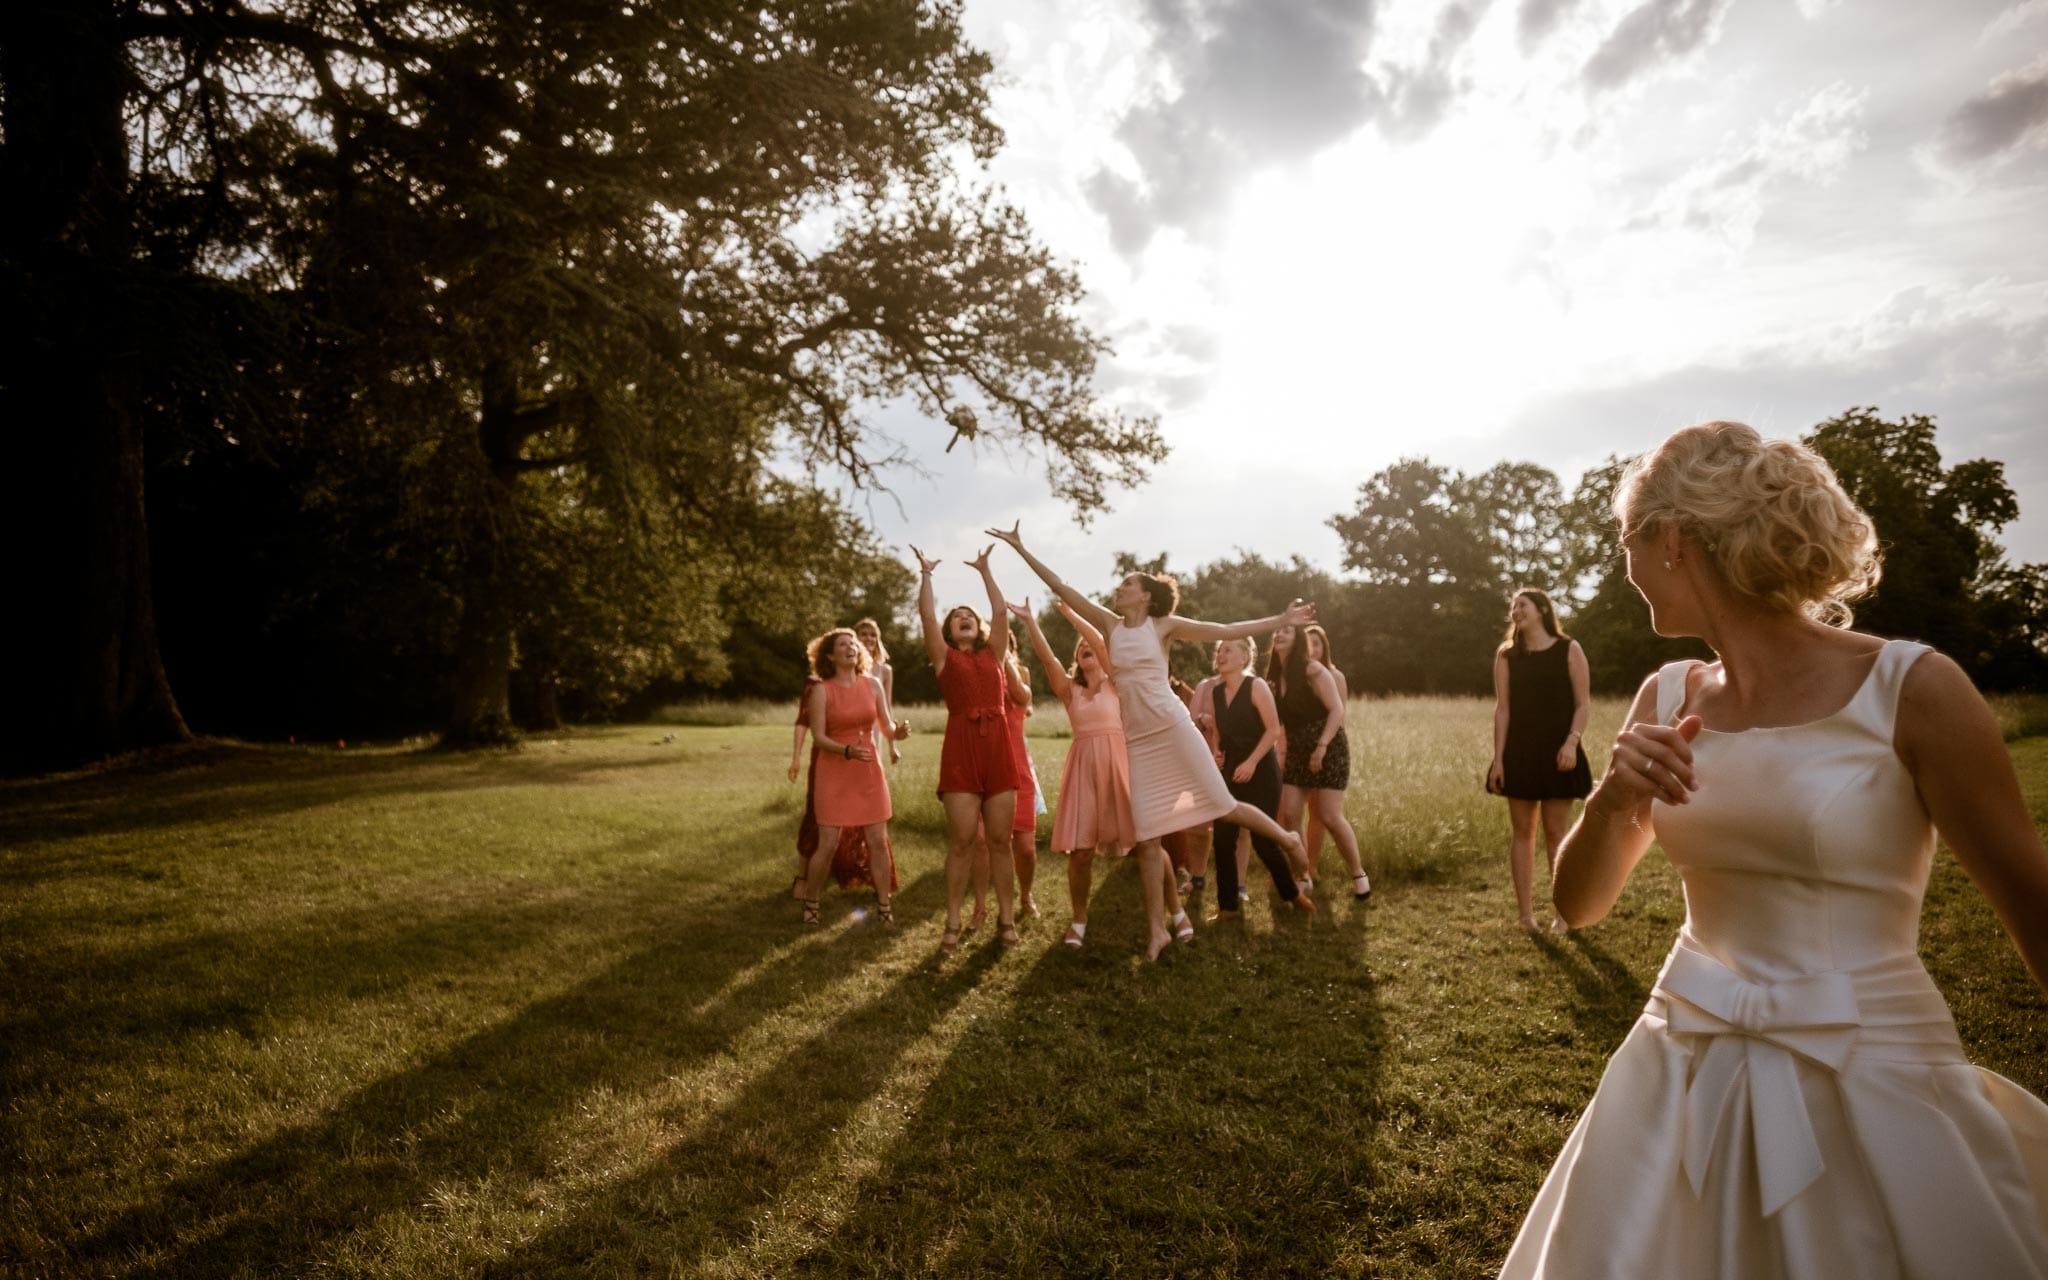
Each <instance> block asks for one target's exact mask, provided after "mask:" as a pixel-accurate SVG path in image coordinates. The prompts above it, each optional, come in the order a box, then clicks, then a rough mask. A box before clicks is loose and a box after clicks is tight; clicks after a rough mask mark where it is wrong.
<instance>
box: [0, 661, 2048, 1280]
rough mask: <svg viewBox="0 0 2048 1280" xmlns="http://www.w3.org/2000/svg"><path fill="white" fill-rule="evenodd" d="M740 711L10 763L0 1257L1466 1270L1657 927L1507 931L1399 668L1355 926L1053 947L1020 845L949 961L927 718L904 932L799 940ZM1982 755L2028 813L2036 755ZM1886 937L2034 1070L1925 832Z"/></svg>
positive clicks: (787, 823) (1463, 748) (170, 1270)
mask: <svg viewBox="0 0 2048 1280" xmlns="http://www.w3.org/2000/svg"><path fill="white" fill-rule="evenodd" d="M1620 712H1621V704H1619V703H1602V704H1600V706H1599V707H1598V709H1597V714H1596V715H1595V717H1594V725H1593V730H1592V732H1590V733H1589V735H1588V736H1589V740H1591V741H1594V742H1600V741H1604V740H1605V737H1606V736H1607V735H1609V734H1611V732H1612V728H1613V725H1614V723H1615V721H1616V720H1617V719H1618V717H1619V715H1620ZM749 714H750V715H758V716H759V717H760V718H759V720H758V721H757V720H751V719H750V720H746V721H744V722H741V723H733V724H725V725H691V724H686V722H685V721H683V720H681V719H675V718H671V719H669V720H667V721H666V722H665V723H664V724H662V725H634V726H622V727H616V728H608V729H602V730H590V731H581V732H575V733H570V734H565V735H562V736H559V737H557V738H554V739H550V740H546V741H539V742H534V743H531V744H529V745H528V747H527V749H526V750H524V751H521V752H518V753H516V754H489V755H478V756H453V755H446V754H440V753H434V752H428V751H422V750H416V749H407V748H395V747H394V748H378V749H372V750H357V749H350V750H346V751H344V750H337V749H333V748H324V749H316V748H298V749H280V748H266V747H250V746H241V745H236V744H223V743H216V744H208V745H205V746H203V747H200V748H197V749H193V750H187V751H183V752H178V753H173V754H170V755H166V756H163V757H159V758H156V759H155V760H153V761H152V762H149V763H146V764H141V765H132V766H129V767H126V768H119V769H109V770H102V771H98V772H93V773H87V774H80V775H74V776H69V777H62V778H53V779H44V780H38V781H25V782H23V781H17V782H0V851H4V852H0V887H4V893H0V974H4V976H5V982H4V983H0V1022H4V1035H0V1090H4V1095H0V1096H4V1097H5V1099H6V1105H5V1108H4V1110H0V1150H4V1151H5V1152H6V1159H5V1160H4V1161H0V1197H4V1203H5V1205H6V1212H5V1214H4V1215H0V1270H6V1271H8V1272H10V1273H19V1274H23V1275H67V1276H69V1275H82V1276H108V1277H139V1276H188V1275H202V1276H206V1275H221V1276H229V1275H247V1276H273V1275H278V1276H282V1275H312V1274H319V1275H347V1276H363V1277H426V1276H452V1275H478V1274H488V1275H508V1276H529V1275H543V1276H547V1275H559V1276H614V1275H621V1276H623V1275H633V1276H639V1275H656V1276H660V1275H674V1276H693V1277H694V1276H708V1277H757V1276H770V1275H789V1274H806V1275H827V1276H840V1275H849V1276H852V1275H873V1276H897V1275H922V1276H955V1275H997V1274H1000V1275H1005V1276H1009V1275H1069V1274H1100V1275H1120V1274H1128V1275H1143V1276H1156V1275H1176V1276H1226V1275H1259V1276H1266V1275H1299V1276H1326V1275H1335V1276H1376V1277H1422V1276H1467V1275H1485V1274H1489V1273H1490V1272H1491V1270H1492V1269H1493V1268H1494V1267H1496V1266H1497V1265H1498V1263H1499V1261H1500V1258H1501V1256H1502V1255H1503V1254H1504V1253H1505V1251H1506V1248H1507V1245H1508V1243H1509V1241H1510V1240H1511V1239H1512V1236H1513V1233H1514V1230H1515V1227H1516V1225H1517V1224H1518V1222H1519V1220H1520V1216H1521V1214H1522V1212H1523V1211H1524V1209H1525V1208H1526V1207H1527V1205H1528V1202H1529V1199H1530V1197H1531V1196H1532V1195H1533V1193H1534V1191H1535V1188H1536V1185H1537V1183H1538V1182H1539V1181H1540V1179H1541V1177H1542V1174H1543V1172H1544V1170H1545V1168H1546V1167H1547V1166H1548V1163H1549V1161H1550V1160H1551V1159H1552V1158H1553V1157H1554V1156H1555V1154H1556V1151H1557V1149H1558V1147H1559V1145H1560V1144H1561V1143H1562V1141H1563V1139H1564V1136H1565V1134H1566V1132H1567V1131H1568V1130H1569V1128H1570V1125H1571V1123H1572V1121H1573V1119H1574V1117H1576V1115H1577V1114H1578V1112H1579V1110H1580V1109H1581V1108H1582V1107H1583V1106H1584V1105H1585V1102H1586V1100H1587V1098H1589V1097H1590V1096H1591V1094H1592V1091H1593V1088H1594V1085H1595V1084H1596V1083H1597V1081H1598V1078H1599V1074H1600V1071H1601V1068H1602V1066H1603V1064H1604V1063H1605V1061H1606V1058H1607V1056H1608V1054H1609V1053H1611V1052H1612V1050H1613V1048H1614V1046H1615V1045H1616V1043H1618V1041H1619V1040H1620V1038H1621V1037H1622V1035H1623V1034H1624V1033H1625V1032H1626V1031H1627V1029H1628V1027H1629V1025H1630V1023H1631V1022H1632V1020H1633V1019H1634V1017H1635V1015H1636V1013H1637V1011H1638V1009H1639V1008H1640V1006H1641V1004H1642V1002H1643V999H1644V997H1645V995H1646V993H1647V990H1648V987H1649V984H1650V982H1651V981H1652V980H1653V979H1654V976H1655V973H1656V969H1657V965H1658V963H1659V961H1660V959H1661V958H1662V956H1663V954H1664V952H1665V950H1666V949H1667V948H1668V947H1669V945H1670V942H1671V938H1672V934H1673V933H1674V931H1675V930H1676V928H1677V926H1678V924H1679V922H1680V920H1681V919H1682V918H1683V911H1684V906H1683V902H1682V900H1681V898H1680V895H1679V893H1678V888H1677V882H1676V878H1675V876H1674V875H1673V874H1672V872H1671V870H1670V869H1669V867H1668V866H1667V865H1666V864H1665V863H1664V862H1663V861H1662V859H1660V858H1658V857H1656V856H1655V855H1654V854H1653V855H1652V856H1651V857H1650V858H1648V859H1646V860H1645V861H1644V863H1643V865H1642V867H1641V869H1640V870H1639V871H1638V873H1637V874H1636V876H1635V877H1634V879H1633V881H1632V882H1631V884H1630V886H1629V888H1628V890H1627V891H1626V893H1625V894H1624V896H1623V898H1622V901H1621V903H1620V905H1619V907H1618V908H1617V910H1616V911H1615V913H1614V914H1613V916H1612V917H1611V918H1610V919H1609V920H1608V921H1606V922H1603V923H1602V924H1601V925H1599V926H1597V927H1595V928H1592V929H1589V930H1584V931H1581V932H1579V933H1575V934H1572V935H1570V936H1569V937H1567V938H1564V939H1562V940H1560V939H1554V938H1551V937H1548V936H1541V937H1532V936H1530V935H1527V934H1525V933H1524V932H1523V931H1522V930H1521V929H1519V928H1518V927H1516V925H1515V922H1514V907H1513V902H1512V895H1511V893H1510V890H1509V888H1508V884H1507V876H1506V868H1505V859H1504V857H1503V855H1502V849H1503V847H1504V844H1505V839H1506V818H1505V806H1503V805H1502V804H1501V803H1500V802H1499V801H1498V800H1494V799H1491V798H1489V797H1486V796H1485V795H1483V794H1482V793H1481V790H1480V783H1479V771H1480V770H1481V769H1482V768H1483V767H1484V765H1485V763H1486V758H1487V755H1488V752H1489V744H1490V737H1489V733H1490V707H1489V704H1487V703H1485V702H1482V701H1479V700H1456V699H1421V698H1416V699H1389V700H1383V701H1369V702H1364V703H1360V704H1357V705H1355V706H1354V707H1353V708H1352V711H1351V734H1352V740H1353V744H1354V748H1353V768H1354V773H1355V776H1356V781H1355V783H1354V785H1353V787H1352V790H1351V793H1350V815H1351V817H1352V819H1353V821H1354V822H1355V823H1356V825H1357V827H1358V830H1359V834H1360V837H1361V840H1362V842H1363V844H1364V846H1365V850H1366V857H1367V861H1368V863H1369V866H1370V868H1371V870H1372V872H1373V874H1374V877H1375V883H1376V886H1377V891H1376V893H1375V896H1374V897H1373V899H1372V901H1371V903H1370V905H1369V906H1364V907H1361V906H1358V905H1355V904H1354V903H1353V902H1352V901H1351V900H1350V897H1349V894H1348V892H1345V891H1344V883H1343V881H1342V879H1341V877H1333V879H1332V881H1331V884H1332V888H1333V890H1334V891H1333V892H1329V893H1326V894H1323V895H1322V896H1321V899H1320V903H1321V907H1322V911H1321V912H1320V913H1319V914H1318V915H1316V916H1315V917H1313V918H1310V919H1306V920H1304V919H1300V918H1297V917H1295V916H1293V915H1292V913H1289V912H1285V911H1278V910H1276V909H1275V903H1274V901H1273V898H1272V895H1271V893H1270V891H1269V890H1268V889H1267V888H1266V887H1265V886H1263V885H1261V886H1260V888H1259V890H1258V891H1257V892H1255V893H1254V894H1253V896H1252V898H1251V901H1250V904H1249V908H1248V910H1247V913H1246V916H1245V918H1244V919H1243V920H1242V921H1241V922H1239V923H1235V924H1228V925H1219V924H1210V925H1205V926H1204V927H1203V928H1202V929H1201V931H1200V935H1199V937H1198V939H1197V941H1196V942H1195V943H1194V944H1192V945H1189V946H1178V947H1175V948H1174V949H1172V950H1171V951H1169V952H1168V954H1167V957H1166V959H1165V960H1164V961H1163V962H1162V963H1161V964H1158V965H1150V966H1148V965H1146V964H1144V963H1143V961H1142V958H1141V955H1140V952H1141V947H1142V943H1143V926H1142V914H1141V911H1140V908H1139V903H1138V899H1137V894H1136V885H1135V876H1134V874H1133V871H1132V868H1131V867H1130V866H1129V865H1128V864H1127V863H1118V864H1116V865H1113V866H1107V867H1099V868H1098V870H1097V874H1096V877H1095V894H1096V897H1095V904H1094V908H1093V911H1092V913H1091V918H1092V920H1093V923H1092V924H1091V926H1090V930H1089V935H1088V945H1087V946H1086V947H1084V948H1082V949H1080V950H1078V951H1076V950H1072V949H1068V948H1064V947H1061V946H1059V945H1058V938H1059V935H1060V931H1061V928H1062V926H1063V925H1064V923H1065V920H1066V893H1065V859H1064V858H1063V857H1060V856H1057V855H1051V854H1047V855H1044V856H1043V857H1042V860H1041V864H1040V869H1039V874H1038V885H1037V897H1038V900H1039V902H1040V903H1041V905H1042V906H1043V908H1044V910H1045V913H1046V914H1045V916H1044V917H1043V918H1041V919H1038V920H1035V921H1029V922H1027V924H1026V928H1025V937H1024V942H1023V944H1022V945H1021V946H1019V947H1017V948H1015V949H1014V950H1012V951H1011V952H1009V953H1007V954H1005V953H1000V952H999V951H998V950H997V949H996V948H995V947H993V946H992V945H991V944H990V941H989V939H988V934H989V932H991V931H988V930H984V931H983V932H982V933H981V934H979V935H976V940H975V941H971V942H970V945H968V946H967V947H965V948H963V950H962V951H961V952H960V954H958V955H957V956H954V957H952V958H949V959H941V958H939V957H938V956H937V955H936V944H937V941H938V933H939V927H940V923H941V916H942V913H943V905H944V886H943V876H942V872H941V864H940V856H941V850H942V845H943V838H944V837H943V830H942V824H941V822H940V819H939V813H938V807H937V803H936V801H935V799H934V798H933V796H932V786H933V784H934V782H935V768H936V766H935V759H934V758H935V756H936V753H937V746H938V738H937V734H936V732H935V730H932V729H921V730H920V732H919V735H918V736H917V737H914V738H913V739H911V741H910V743H908V744H906V746H907V748H908V754H907V756H906V759H905V760H904V762H903V764H902V765H901V766H899V768H898V770H897V771H896V774H895V795H896V800H897V812H898V817H897V820H896V823H895V825H894V827H893V832H894V836H895V842H896V846H897V849H898V852H899V855H900V858H901V862H902V867H903V870H902V881H903V886H902V890H901V892H900V893H899V895H898V897H897V904H898V905H897V912H898V916H899V919H900V921H901V927H900V928H898V929H897V930H895V931H893V932H892V931H888V930H885V929H883V928H881V927H879V926H878V925H877V924H876V923H875V922H874V921H873V919H872V917H871V915H870V913H869V908H870V907H871V906H872V902H873V898H872V895H871V893H869V892H866V891H853V892H846V893H838V892H831V893H828V895H827V898H826V903H825V924H824V926H823V927H821V928H818V929H815V930H805V929H803V928H800V927H799V926H798V924H797V922H796V916H797V912H796V907H795V904H794V903H792V902H791V901H790V899H789V897H788V885H789V876H790V874H791V871H792V869H793V864H794V859H793V856H792V852H791V836H792V833H793V831H794V828H795V826H796V819H797V813H798V808H799V806H800V804H801V802H802V793H801V790H800V788H799V787H797V786H792V785H790V784H789V783H788V782H787V781H786V780H785V779H784V776H783V769H784V767H785V765H786V763H787V759H788V755H787V753H788V750H789V736H788V732H789V726H788V723H787V716H788V714H789V709H788V708H786V707H781V706H773V707H771V706H769V705H768V704H762V707H761V708H760V709H759V710H758V712H753V713H749ZM923 714H926V715H927V716H930V715H935V714H936V712H933V711H930V710H926V711H924V712H923ZM1037 719H1038V720H1039V721H1041V722H1050V721H1054V720H1058V719H1063V717H1060V716H1059V715H1058V712H1057V710H1056V709H1054V711H1053V714H1052V715H1050V716H1041V717H1038V718H1037ZM676 725H682V726H684V727H680V728H672V727H671V726H676ZM1063 750H1064V746H1063V744H1062V743H1060V742H1058V741H1057V740H1052V739H1046V740H1039V741H1036V742H1035V743H1034V755H1035V758H1036V761H1037V765H1038V773H1039V776H1040V778H1041V779H1042V780H1044V782H1045V784H1046V786H1047V788H1048V789H1051V788H1054V787H1056V785H1057V781H1058V777H1059V765H1060V759H1061V755H1062V752H1063ZM2014 756H2015V759H2016V761H2017V762H2018V764H2019V766H2020V769H2021V773H2022V779H2023V783H2024V785H2025V787H2026V791H2027V795H2028V796H2029V799H2030V802H2031V803H2032V804H2033V805H2034V812H2035V817H2036V819H2037V821H2048V739H2032V740H2027V741H2022V742H2019V743H2017V744H2016V745H2015V747H2014ZM1594 763H1595V765H1596V766H1598V765H1600V764H1602V763H1604V761H1603V760H1602V759H1600V758H1599V752H1598V751H1597V750H1596V751H1595V760H1594ZM1325 856H1326V858H1327V857H1330V856H1333V855H1331V854H1328V853H1326V855H1325ZM1326 869H1327V863H1326ZM1256 874H1257V872H1256V870H1255V875H1256ZM1923 950H1924V953H1925V954H1926V956H1927V959H1928V963H1929V966H1930V968H1931V970H1932V971H1933V973H1934V974H1935V977H1936V980H1937V981H1938V982H1939V983H1940V984H1941V986H1942V988H1943V990H1944V991H1945V992H1946V993H1947V994H1948V995H1949V996H1950V998H1951V1000H1952V1001H1953V1003H1954V1007H1955V1012H1956V1017H1957V1022H1958V1025H1959V1026H1960V1028H1961V1030H1962V1034H1963V1038H1964V1042H1965V1044H1966V1046H1967V1047H1968V1048H1969V1050H1970V1051H1971V1053H1972V1055H1973V1056H1974V1057H1975V1058H1976V1059H1977V1060H1978V1061H1979V1062H1981V1063H1983V1064H1984V1065H1986V1066H1989V1067H1992V1068H1994V1069H1996V1070H1999V1071H2001V1072H2003V1073H2005V1074H2007V1075H2009V1076H2011V1077H2013V1078H2014V1079H2016V1080H2018V1081H2020V1082H2021V1083H2022V1084H2025V1085H2027V1086H2028V1087H2030V1088H2032V1089H2035V1090H2036V1091H2040V1090H2043V1089H2044V1088H2048V1060H2044V1057H2043V1055H2042V1048H2043V1044H2044V1040H2048V1004H2044V1001H2043V999H2042V997H2041V995H2040V992H2039V991H2038V990H2037V989H2036V988H2035V987H2034V986H2033V984H2032V983H2031V981H2030V980H2029V979H2028V978H2027V975H2026V973H2025V971H2024V969H2023V968H2022V967H2021V965H2020V963H2019V961H2018V959H2017V956H2016V954H2015V953H2014V951H2013V948H2012V947H2011V945H2010V943H2009V942H2007V941H2006V939H2005V938H2004V937H2003V935H2002V934H2001V933H2000V932H1999V930H1998V926H1997V923H1996V921H1995V920H1994V919H1993V917H1992V915H1991V913H1990V911H1989V909H1988V907H1986V905H1985V904H1984V901H1983V899H1982V898H1981V896H1979V895H1978V894H1977V893H1976V892H1975V891H1974V889H1972V888H1971V886H1970V885H1969V883H1968V881H1967V880H1966V879H1965V878H1964V877H1963V876H1962V874H1961V873H1960V872H1959V871H1958V870H1957V868H1956V867H1955V865H1954V863H1953V860H1952V859H1950V858H1948V857H1947V856H1944V857H1943V858H1942V859H1940V861H1939V863H1938V865H1937V870H1936V873H1935V877H1934V882H1933V884H1932V886H1931V889H1930V893H1929V897H1928V907H1927V913H1926V921H1925V929H1924V947H1923Z"/></svg>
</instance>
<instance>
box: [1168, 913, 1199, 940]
mask: <svg viewBox="0 0 2048 1280" xmlns="http://www.w3.org/2000/svg"><path fill="white" fill-rule="evenodd" d="M1194 937H1195V922H1194V921H1193V920H1191V919H1189V918H1188V913H1187V912H1185V911H1182V912H1180V913H1178V914H1177V915H1175V916H1174V917H1173V940H1174V941H1175V942H1192V941H1194Z"/></svg>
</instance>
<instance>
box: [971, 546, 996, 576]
mask: <svg viewBox="0 0 2048 1280" xmlns="http://www.w3.org/2000/svg"><path fill="white" fill-rule="evenodd" d="M995 549H996V545H995V543H993V542H991V543H989V544H988V545H987V546H985V547H983V548H982V549H981V554H980V555H978V556H976V557H974V559H972V560H969V561H968V562H967V567H968V568H970V569H978V570H980V571H981V572H982V573H987V572H988V555H989V552H991V551H994V550H995Z"/></svg>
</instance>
